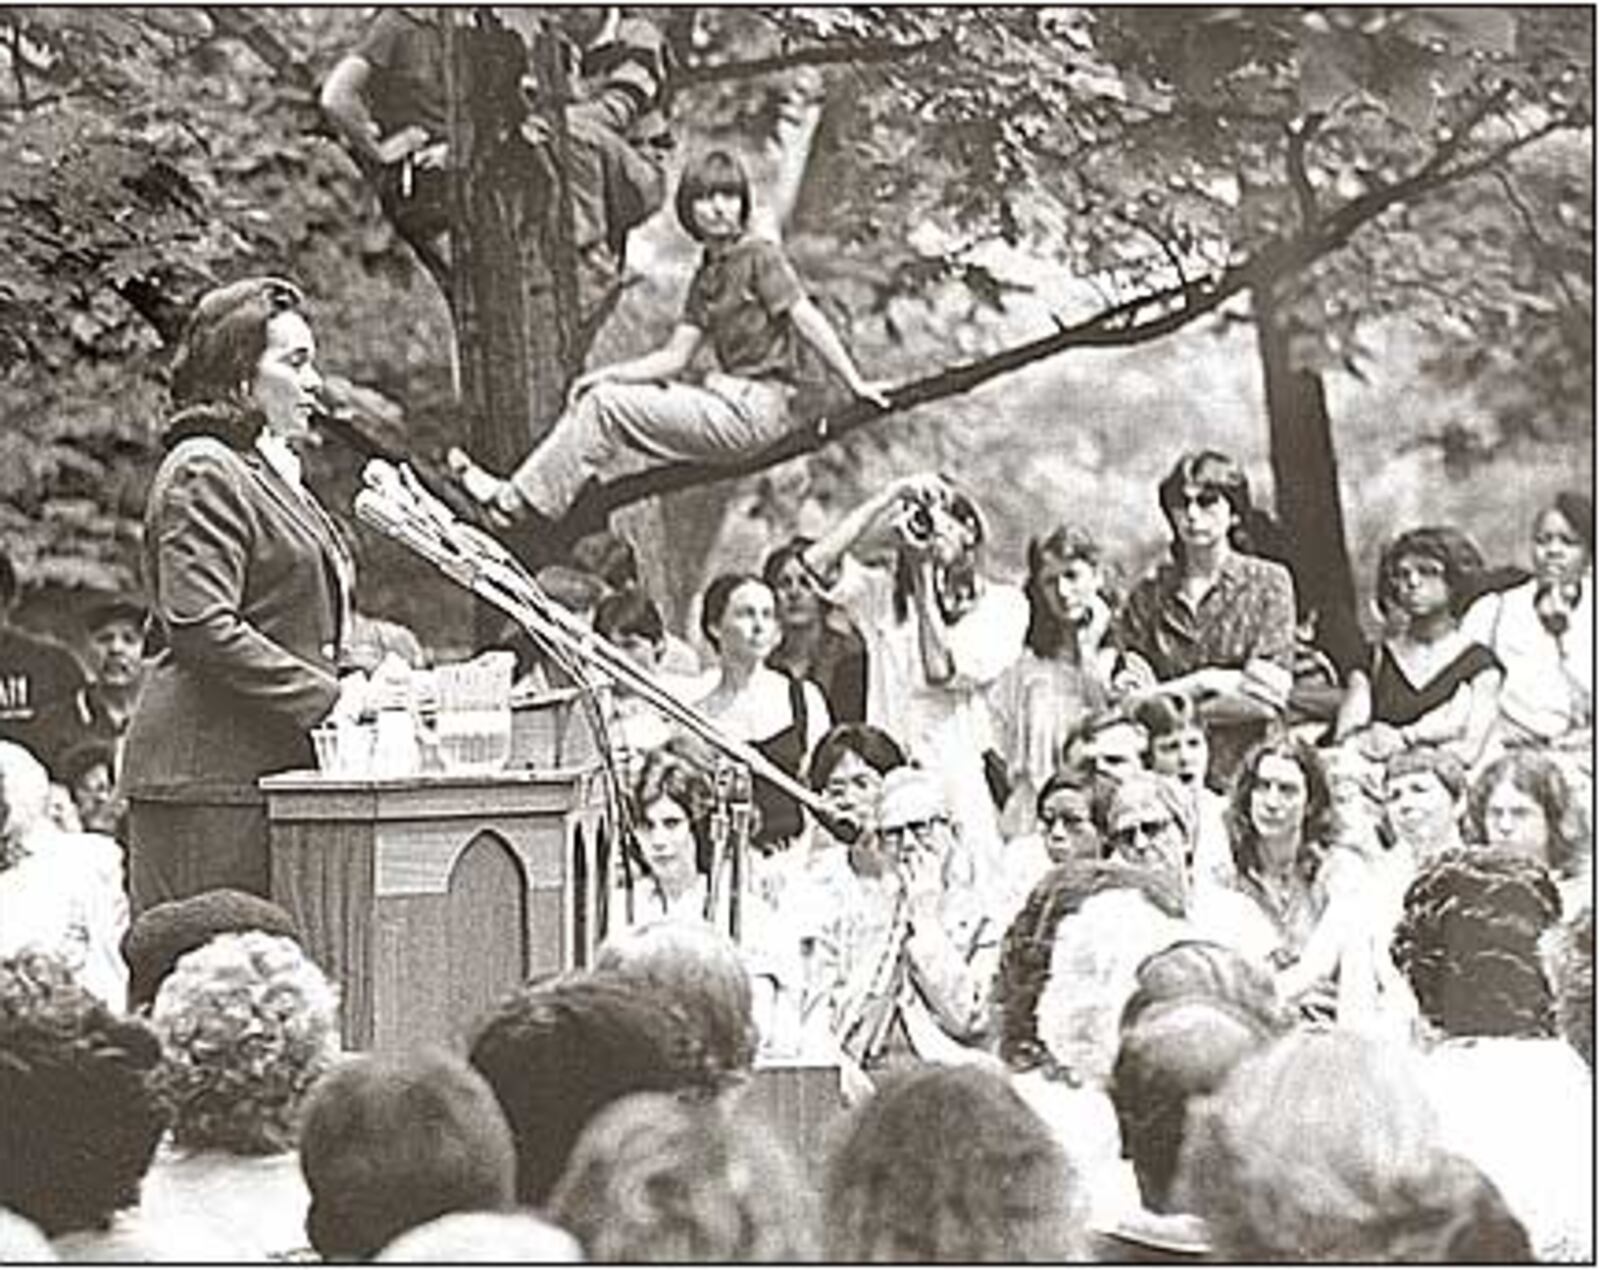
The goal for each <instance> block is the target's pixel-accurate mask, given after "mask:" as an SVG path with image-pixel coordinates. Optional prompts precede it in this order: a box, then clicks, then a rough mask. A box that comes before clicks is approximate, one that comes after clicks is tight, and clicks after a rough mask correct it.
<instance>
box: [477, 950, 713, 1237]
mask: <svg viewBox="0 0 1600 1270" xmlns="http://www.w3.org/2000/svg"><path fill="white" fill-rule="evenodd" d="M468 1061H470V1062H471V1064H472V1065H473V1067H475V1068H476V1069H477V1070H478V1071H479V1072H481V1073H482V1074H483V1076H484V1078H485V1079H486V1080H487V1081H488V1082H489V1085H490V1087H491V1088H492V1089H493V1090H494V1092H495V1097H496V1098H498V1099H499V1101H500V1108H501V1110H502V1111H503V1112H504V1113H505V1117H506V1122H507V1123H508V1124H509V1125H510V1126H511V1137H512V1141H513V1142H514V1143H515V1145H516V1149H517V1201H518V1202H519V1203H521V1204H525V1205H532V1206H535V1207H537V1206H539V1205H541V1204H543V1203H545V1201H546V1200H547V1199H548V1198H549V1195H550V1191H551V1189H552V1188H553V1187H554V1186H555V1184H556V1181H557V1179H558V1178H559V1177H560V1176H561V1173H562V1170H563V1169H565V1168H566V1165H567V1160H568V1158H569V1157H570V1156H571V1154H572V1148H573V1146H574V1145H575V1144H576V1143H577V1141H578V1137H579V1135H580V1134H581V1133H582V1132H583V1129H584V1126H585V1125H587V1124H588V1123H589V1121H590V1119H591V1118H592V1117H593V1116H594V1114H595V1113H596V1112H597V1111H599V1110H600V1109H601V1108H602V1107H604V1106H606V1105H607V1104H609V1103H611V1102H612V1101H614V1100H615V1099H617V1098H620V1097H622V1096H623V1095H625V1094H632V1093H648V1092H657V1093H678V1094H685V1095H688V1096H694V1097H703V1096H706V1095H708V1094H712V1093H715V1092H716V1091H717V1090H718V1089H719V1088H720V1086H721V1085H722V1084H723V1073H722V1072H721V1070H720V1068H719V1066H718V1064H717V1063H716V1061H715V1060H714V1059H713V1058H712V1057H711V1056H710V1055H708V1054H707V1053H706V1052H705V1050H704V1048H703V1047H702V1042H701V1037H700V1035H699V1032H698V1029H697V1028H696V1027H695V1025H694V1023H693V1021H692V1020H691V1019H690V1018H689V1017H688V1016H687V1015H686V1014H685V1013H684V1011H683V1010H682V1008H681V1007H680V1006H679V1005H678V1004H677V1003H676V1002H675V1001H673V1000H672V999H670V998H669V997H667V996H666V995H665V994H663V993H662V992H660V991H659V990H658V989H654V988H652V987H651V986H650V985H648V984H644V983H640V982H639V981H637V980H635V979H632V978H629V977H627V976H625V975H621V974H618V973H617V972H615V971H609V972H604V973H601V972H588V971H573V972H569V973H567V974H562V975H557V976H554V977H552V978H549V979H544V980H541V981H539V982H536V983H533V984H530V985H528V986H527V987H525V988H522V989H519V990H518V991H517V992H515V993H513V994H512V995H511V996H509V997H507V998H506V999H505V1000H504V1001H502V1002H501V1003H500V1004H499V1005H498V1006H496V1007H495V1008H494V1009H493V1010H491V1011H490V1012H489V1014H488V1015H487V1016H486V1017H485V1018H484V1019H483V1020H482V1021H481V1022H480V1023H479V1024H478V1027H477V1029H476V1031H475V1033H474V1036H473V1039H472V1043H471V1049H470V1053H469V1059H468Z"/></svg>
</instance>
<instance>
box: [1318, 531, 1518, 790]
mask: <svg viewBox="0 0 1600 1270" xmlns="http://www.w3.org/2000/svg"><path fill="white" fill-rule="evenodd" d="M1482 571H1483V557H1482V556H1481V555H1480V554H1479V553H1478V549H1477V547H1475V546H1474V545H1473V544H1472V541H1471V540H1470V539H1469V538H1467V537H1466V535H1465V534H1462V533H1461V532H1460V531H1459V530H1455V529H1451V528H1448V527H1435V526H1426V527H1424V528H1421V529H1412V530H1409V531H1407V532H1406V533H1403V534H1401V535H1400V536H1399V537H1398V538H1396V539H1395V540H1394V541H1393V542H1391V543H1390V544H1389V545H1388V546H1387V547H1386V548H1385V549H1384V551H1383V554H1382V556H1381V557H1380V558H1379V560H1378V588H1377V590H1378V595H1377V599H1378V605H1379V607H1380V608H1381V609H1382V610H1383V611H1384V612H1385V613H1386V614H1392V615H1393V618H1394V629H1393V631H1392V633H1390V634H1389V635H1388V636H1387V637H1386V638H1385V639H1383V640H1382V641H1380V642H1379V644H1378V646H1377V647H1376V648H1375V649H1374V650H1373V654H1372V659H1371V665H1370V668H1368V669H1358V670H1355V671H1352V672H1351V675H1350V686H1349V689H1348V691H1347V692H1346V694H1345V699H1344V702H1343V704H1342V705H1341V706H1340V707H1339V717H1338V721H1337V723H1336V724H1335V739H1336V740H1343V739H1344V738H1346V737H1350V738H1353V739H1355V740H1356V743H1357V744H1358V745H1359V746H1360V748H1361V750H1362V752H1363V753H1364V754H1366V755H1367V757H1368V758H1370V759H1372V760H1373V761H1375V762H1382V761H1383V760H1384V759H1386V758H1388V757H1389V755H1391V754H1393V753H1394V752H1395V751H1397V750H1401V749H1405V748H1406V747H1407V746H1411V745H1418V744H1424V743H1426V744H1429V745H1442V746H1445V747H1446V748H1448V749H1450V750H1453V751H1454V752H1455V754H1456V757H1457V758H1459V759H1460V760H1461V761H1462V762H1463V763H1465V764H1466V765H1467V766H1468V767H1472V766H1473V765H1474V764H1476V763H1477V761H1478V758H1479V756H1480V755H1481V754H1482V753H1483V747H1484V742H1485V741H1486V740H1487V738H1488V735H1489V729H1490V727H1491V726H1492V725H1493V723H1494V719H1495V710H1496V699H1497V695H1498V693H1499V690H1500V681H1501V677H1502V675H1501V667H1500V661H1499V659H1498V658H1497V657H1496V656H1495V655H1494V653H1493V652H1492V651H1491V650H1490V649H1488V648H1486V647H1485V646H1484V645H1483V644H1480V643H1478V642H1477V641H1476V640H1474V639H1472V638H1470V637H1469V636H1468V635H1467V634H1465V633H1464V632H1463V630H1462V628H1461V615H1462V614H1463V613H1464V612H1465V611H1466V608H1467V605H1468V604H1469V603H1470V602H1471V601H1472V599H1473V596H1474V595H1475V591H1474V585H1475V583H1476V582H1477V579H1478V577H1479V575H1480V574H1481V573H1482Z"/></svg>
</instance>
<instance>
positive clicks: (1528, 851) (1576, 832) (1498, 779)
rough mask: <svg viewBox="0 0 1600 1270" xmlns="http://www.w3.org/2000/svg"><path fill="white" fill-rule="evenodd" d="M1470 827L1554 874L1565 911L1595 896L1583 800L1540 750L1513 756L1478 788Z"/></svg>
mask: <svg viewBox="0 0 1600 1270" xmlns="http://www.w3.org/2000/svg"><path fill="white" fill-rule="evenodd" d="M1467 821H1468V825H1469V826H1470V828H1471V831H1472V835H1473V838H1474V839H1475V840H1476V841H1478V842H1483V843H1486V844H1488V845H1489V846H1491V847H1501V848H1504V849H1505V850H1508V851H1516V852H1520V853H1521V854H1523V855H1525V856H1527V857H1528V858H1529V859H1532V860H1537V861H1538V862H1539V863H1540V864H1542V865H1544V866H1545V868H1547V869H1549V870H1550V872H1551V874H1552V875H1553V876H1554V877H1555V879H1556V887H1557V889H1559V890H1560V892H1561V900H1562V905H1563V907H1564V908H1567V909H1576V908H1577V907H1578V906H1579V905H1580V904H1582V903H1583V902H1584V901H1585V900H1586V899H1587V898H1588V897H1589V896H1591V895H1592V894H1593V893H1594V881H1593V872H1594V860H1593V852H1592V846H1593V841H1594V835H1593V831H1592V830H1591V829H1590V826H1589V817H1588V814H1587V812H1586V811H1585V810H1584V804H1583V799H1582V796H1581V795H1580V794H1579V792H1578V791H1577V790H1576V789H1574V788H1573V786H1572V783H1571V782H1570V781H1569V780H1568V779H1567V775H1566V773H1565V772H1564V771H1563V770H1562V767H1561V764H1559V763H1557V762H1556V761H1555V759H1553V758H1551V757H1550V755H1548V754H1543V753H1540V752H1539V751H1537V750H1513V751H1511V752H1510V753H1508V754H1502V755H1501V756H1500V757H1499V758H1497V759H1495V760H1494V762H1492V763H1490V764H1489V765H1488V766H1487V767H1485V768H1484V769H1483V770H1482V771H1481V772H1479V773H1478V777H1477V779H1476V780H1475V781H1473V783H1472V792H1471V794H1470V795H1469V797H1468V799H1467Z"/></svg>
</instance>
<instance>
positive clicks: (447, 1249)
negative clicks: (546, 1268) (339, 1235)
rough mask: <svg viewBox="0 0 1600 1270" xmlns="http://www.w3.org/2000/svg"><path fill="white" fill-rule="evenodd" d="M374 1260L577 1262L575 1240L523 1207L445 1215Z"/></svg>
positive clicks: (408, 1263) (417, 1262)
mask: <svg viewBox="0 0 1600 1270" xmlns="http://www.w3.org/2000/svg"><path fill="white" fill-rule="evenodd" d="M373 1260H374V1261H376V1262H378V1263H379V1264H385V1263H393V1264H396V1265H402V1266H423V1265H487V1264H491V1263H496V1262H497V1263H499V1264H501V1265H506V1264H512V1265H577V1264H580V1263H581V1262H582V1261H583V1249H582V1248H580V1247H579V1246H578V1241H577V1240H576V1239H574V1238H573V1237H572V1236H571V1235H569V1234H567V1232H566V1231H564V1230H562V1229H561V1228H560V1227H559V1226H552V1225H551V1224H550V1223H549V1222H547V1221H544V1220H543V1219H541V1218H539V1217H537V1216H535V1215H534V1214H533V1213H531V1212H527V1211H526V1210H524V1211H522V1212H516V1213H450V1214H448V1215H446V1216H444V1217H435V1218H434V1219H433V1220H432V1221H430V1222H424V1223H423V1224H422V1225H420V1226H416V1227H413V1228H412V1229H411V1230H408V1231H406V1232H405V1233H404V1234H402V1235H401V1236H400V1237H399V1238H398V1239H396V1240H395V1241H394V1242H393V1243H392V1244H390V1245H389V1246H388V1247H387V1248H385V1249H384V1250H383V1251H382V1252H380V1253H379V1254H378V1255H377V1256H376V1257H374V1258H373Z"/></svg>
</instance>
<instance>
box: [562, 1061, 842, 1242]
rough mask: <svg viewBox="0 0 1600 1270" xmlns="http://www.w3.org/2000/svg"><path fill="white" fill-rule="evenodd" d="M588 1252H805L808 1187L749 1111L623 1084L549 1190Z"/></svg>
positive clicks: (813, 1225)
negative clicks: (627, 1090)
mask: <svg viewBox="0 0 1600 1270" xmlns="http://www.w3.org/2000/svg"><path fill="white" fill-rule="evenodd" d="M548 1211H549V1214H550V1217H551V1219H552V1220H554V1221H555V1222H556V1223H557V1224H558V1225H560V1226H562V1227H563V1228H565V1229H566V1230H569V1231H571V1232H572V1234H574V1235H575V1236H577V1239H578V1242H579V1243H581V1244H582V1245H583V1250H584V1253H585V1255H586V1256H587V1257H588V1259H589V1260H590V1261H593V1262H613V1263H614V1262H638V1261H672V1262H746V1263H750V1262H757V1263H771V1262H794V1261H811V1260H814V1259H815V1258H816V1252H817V1247H816V1245H817V1222H816V1214H815V1210H814V1203H813V1201H812V1199H811V1196H810V1188H809V1186H808V1185H807V1182H806V1179H805V1178H804V1177H803V1175H802V1172H801V1169H800V1167H799V1164H798V1162H797V1161H796V1160H795V1159H794V1157H793V1156H792V1155H791V1154H790V1152H789V1151H788V1150H787V1148H785V1147H784V1146H783V1145H782V1144H781V1142H780V1141H779V1139H778V1138H777V1136H776V1135H775V1134H774V1133H773V1132H772V1130H771V1129H770V1128H769V1127H768V1126H767V1125H766V1124H764V1123H762V1122H761V1121H760V1120H757V1119H755V1118H752V1117H750V1116H748V1115H741V1114H737V1113H734V1112H731V1111H730V1110H729V1109H728V1108H727V1107H726V1106H725V1105H724V1104H723V1103H721V1102H702V1103H685V1102H682V1101H680V1100H678V1099H675V1098H671V1097H669V1096H668V1095H666V1094H648V1093H646V1094H632V1095H630V1096H628V1097H626V1098H619V1099H617V1101H615V1102H613V1103H612V1104H611V1105H610V1106H608V1107H606V1108H605V1109H604V1110H603V1111H601V1112H600V1113H599V1114H597V1115H596V1116H595V1117H594V1119H593V1120H591V1121H590V1122H589V1125H588V1127H587V1128H585V1129H584V1131H583V1136H582V1137H580V1138H579V1139H578V1142H577V1145H576V1146H575V1147H574V1148H573V1151H572V1158H571V1160H570V1162H569V1163H568V1164H567V1167H566V1171H565V1172H564V1173H563V1174H562V1175H561V1180H560V1182H559V1183H558V1184H557V1185H556V1188H555V1190H554V1192H552V1194H551V1196H550V1203H549V1206H548Z"/></svg>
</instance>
